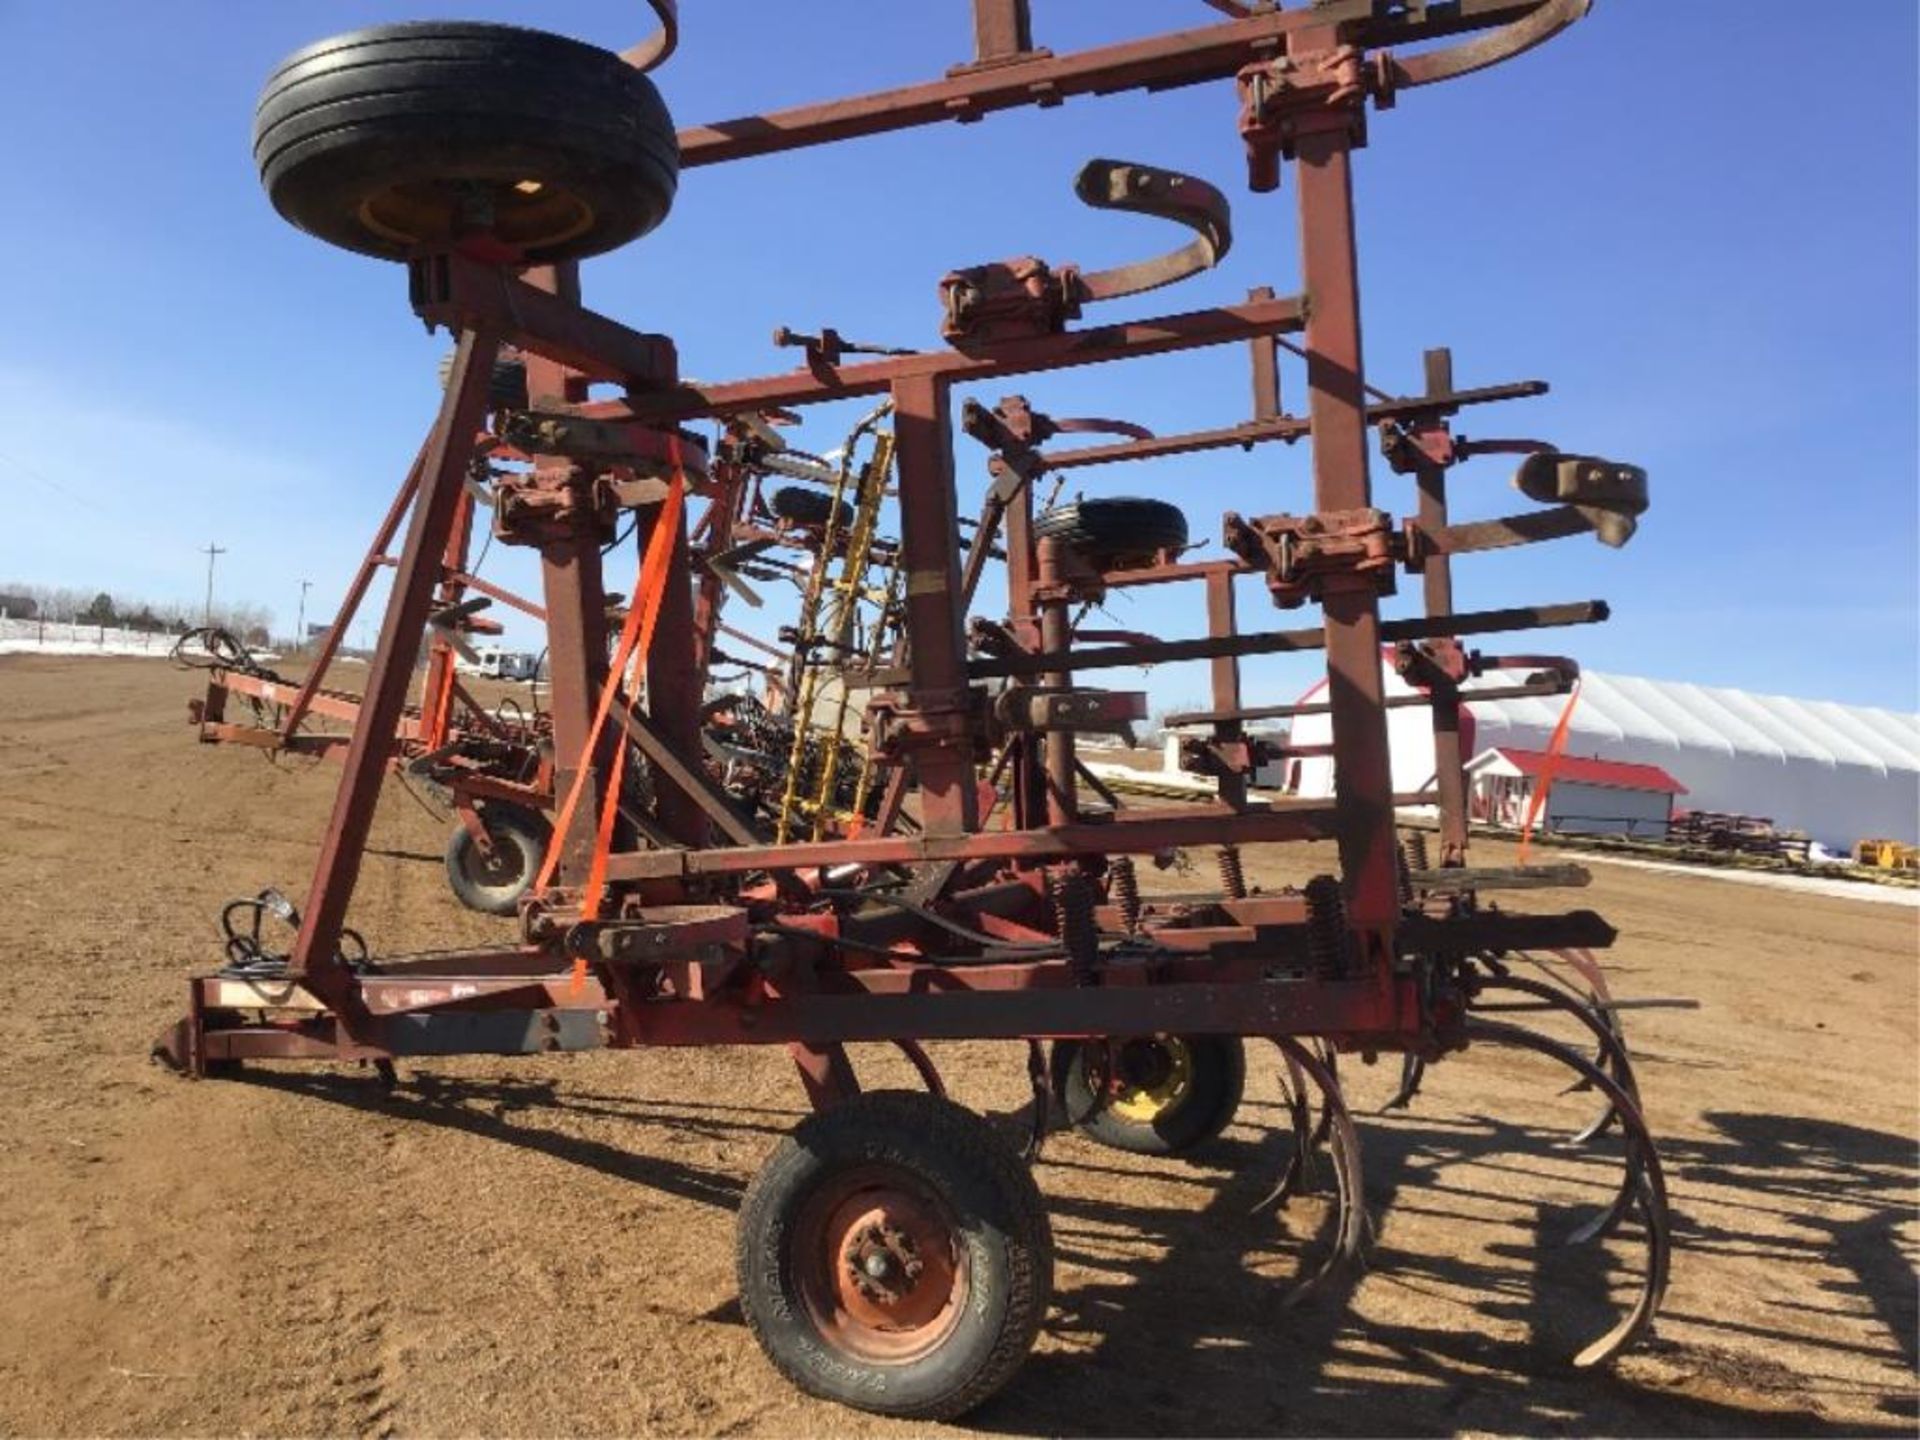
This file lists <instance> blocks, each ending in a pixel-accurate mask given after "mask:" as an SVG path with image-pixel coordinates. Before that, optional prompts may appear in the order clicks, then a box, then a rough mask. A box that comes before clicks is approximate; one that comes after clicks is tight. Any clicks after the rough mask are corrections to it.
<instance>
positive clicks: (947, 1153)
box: [735, 1091, 1053, 1420]
mask: <svg viewBox="0 0 1920 1440" xmlns="http://www.w3.org/2000/svg"><path fill="white" fill-rule="evenodd" d="M876 1165H878V1166H880V1167H882V1168H883V1169H891V1170H894V1171H897V1172H904V1174H905V1176H906V1177H908V1178H909V1180H910V1182H913V1183H917V1184H918V1185H919V1186H921V1187H923V1188H926V1189H930V1190H931V1191H932V1192H933V1193H935V1194H937V1195H938V1196H939V1197H940V1198H941V1200H942V1201H943V1203H944V1204H945V1206H946V1207H947V1209H948V1211H949V1213H950V1215H951V1218H952V1221H953V1228H954V1232H955V1235H956V1241H957V1248H959V1249H960V1250H963V1251H964V1254H965V1257H966V1261H967V1266H968V1275H969V1291H968V1294H967V1296H966V1299H965V1303H964V1304H963V1305H961V1307H960V1309H959V1311H958V1314H957V1315H956V1316H955V1317H954V1318H953V1319H952V1320H951V1321H950V1322H949V1323H950V1328H949V1329H948V1330H947V1331H946V1332H945V1333H944V1335H943V1336H942V1337H941V1338H940V1339H939V1340H938V1341H937V1343H936V1344H935V1347H934V1348H933V1349H931V1350H929V1351H927V1352H926V1353H924V1354H920V1355H917V1356H915V1357H914V1358H911V1359H907V1360H903V1361H898V1362H891V1363H890V1362H883V1361H876V1360H871V1359H868V1358H866V1357H864V1356H861V1355H859V1354H857V1353H855V1352H852V1351H849V1350H847V1349H844V1348H840V1347H836V1346H834V1345H833V1344H832V1343H831V1342H829V1341H827V1340H826V1339H825V1338H824V1335H823V1332H822V1330H821V1328H820V1325H819V1324H818V1323H817V1322H816V1320H815V1319H814V1317H813V1314H812V1312H811V1311H810V1309H809V1306H808V1303H807V1300H806V1297H805V1294H804V1291H803V1289H802V1286H801V1284H800V1282H799V1281H798V1280H797V1279H796V1274H795V1272H796V1265H797V1263H805V1259H804V1257H800V1256H796V1254H794V1253H792V1252H793V1251H794V1249H795V1236H796V1232H797V1231H799V1230H800V1229H802V1228H803V1227H802V1217H803V1216H804V1215H805V1213H806V1207H807V1204H808V1201H809V1199H810V1198H811V1197H813V1196H815V1195H816V1194H819V1193H821V1191H822V1187H824V1186H826V1185H828V1184H830V1183H832V1182H833V1181H834V1180H836V1179H837V1178H839V1177H840V1176H842V1175H844V1174H845V1173H846V1172H847V1171H849V1170H850V1169H856V1168H866V1167H874V1166H876ZM735 1256H736V1261H737V1265H738V1271H739V1282H740V1303H741V1309H742V1311H743V1313H744V1314H745V1316H746V1320H747V1325H748V1327H749V1328H750V1329H751V1330H752V1331H753V1336H754V1339H755V1340H757V1341H758V1342H759V1344H760V1348H761V1349H762V1350H763V1351H764V1352H765V1353H766V1356H767V1358H768V1359H769V1360H771V1361H772V1362H773V1365H774V1368H775V1369H777V1370H779V1371H780V1373H781V1374H782V1375H784V1376H786V1378H787V1379H788V1380H789V1381H791V1382H792V1383H793V1384H794V1385H796V1386H798V1387H799V1388H800V1389H801V1390H804V1391H806V1392H807V1393H808V1394H809V1395H816V1396H819V1397H820V1398H822V1399H825V1400H832V1401H836V1402H838V1403H839V1404H842V1405H848V1406H851V1407H853V1408H854V1409H857V1410H867V1411H872V1412H873V1413H875V1414H880V1415H895V1416H903V1417H908V1418H912V1419H918V1420H950V1419H952V1418H954V1417H955V1416H957V1415H961V1414H964V1413H965V1412H966V1411H968V1410H971V1409H973V1408H974V1407H975V1406H976V1405H979V1404H980V1403H981V1402H982V1401H984V1400H986V1399H987V1398H988V1397H989V1396H991V1395H992V1394H994V1392H996V1391H997V1390H999V1389H1000V1388H1001V1386H1003V1385H1004V1384H1006V1382H1007V1381H1008V1380H1009V1379H1010V1378H1011V1377H1012V1376H1013V1374H1014V1372H1015V1371H1017V1370H1018V1369H1019V1368H1020V1365H1021V1362H1022V1361H1024V1360H1025V1358H1026V1355H1027V1352H1028V1351H1029V1350H1030V1349H1032V1347H1033V1340H1034V1336H1035V1335H1036V1334H1037V1333H1038V1332H1039V1329H1040V1322H1041V1320H1042V1319H1043V1318H1044V1317H1045V1314H1046V1309H1047V1302H1048V1299H1049V1297H1050V1296H1051V1294H1052V1290H1053V1232H1052V1228H1051V1226H1050V1225H1049V1224H1048V1221H1047V1212H1046V1206H1045V1203H1044V1202H1043V1201H1042V1200H1041V1198H1040V1191H1039V1189H1038V1188H1037V1187H1036V1186H1035V1185H1034V1183H1033V1177H1032V1175H1031V1174H1029V1173H1028V1170H1027V1167H1026V1166H1025V1165H1024V1164H1023V1163H1022V1162H1021V1160H1020V1158H1019V1156H1018V1155H1017V1154H1015V1152H1014V1150H1013V1149H1012V1147H1011V1146H1009V1145H1008V1144H1007V1142H1006V1141H1005V1140H1003V1139H1002V1138H1001V1137H1000V1136H999V1135H998V1134H997V1133H995V1131H994V1130H993V1129H992V1128H991V1127H990V1126H988V1124H987V1123H986V1121H984V1120H983V1119H981V1118H980V1117H979V1116H978V1115H975V1114H973V1113H972V1112H971V1111H968V1110H965V1109H962V1108H961V1107H960V1106H958V1105H956V1104H954V1103H953V1102H952V1101H951V1100H945V1099H941V1098H939V1097H937V1096H934V1095H928V1094H924V1093H922V1092H919V1091H872V1092H869V1093H866V1094H863V1095H859V1096H857V1097H855V1098H853V1099H851V1100H848V1101H846V1102H844V1103H842V1104H839V1105H836V1106H834V1107H833V1108H832V1109H830V1110H826V1111H823V1112H821V1113H819V1114H816V1115H812V1116H809V1117H808V1118H807V1119H805V1120H803V1121H801V1122H800V1124H799V1125H798V1126H797V1127H796V1128H795V1129H794V1131H793V1133H792V1134H791V1135H790V1136H788V1137H787V1138H786V1139H785V1140H783V1141H782V1142H781V1143H780V1146H779V1148H778V1149H777V1150H775V1151H774V1153H773V1156H772V1157H771V1158H770V1159H769V1160H768V1161H767V1163H766V1165H765V1166H764V1167H762V1169H761V1171H760V1173H759V1174H758V1175H756V1176H755V1177H754V1180H753V1183H752V1184H751V1185H749V1186H748V1187H747V1193H746V1195H745V1197H744V1198H743V1200H742V1202H741V1205H740V1219H739V1229H738V1231H737V1244H736V1251H735Z"/></svg>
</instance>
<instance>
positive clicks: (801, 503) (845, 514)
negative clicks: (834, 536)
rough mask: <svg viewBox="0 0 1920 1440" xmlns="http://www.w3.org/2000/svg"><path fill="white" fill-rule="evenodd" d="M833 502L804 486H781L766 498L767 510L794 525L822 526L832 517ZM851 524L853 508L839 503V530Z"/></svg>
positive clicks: (829, 498)
mask: <svg viewBox="0 0 1920 1440" xmlns="http://www.w3.org/2000/svg"><path fill="white" fill-rule="evenodd" d="M833 505H834V500H833V497H832V496H831V495H823V494H821V493H820V492H819V491H818V490H809V489H807V488H806V487H805V486H804V485H783V486H781V488H780V489H778V490H776V491H774V492H773V494H772V495H770V496H768V497H767V508H768V509H769V510H771V511H773V513H774V514H775V515H776V516H777V517H779V518H780V519H782V520H791V521H792V522H793V523H794V524H796V525H822V526H824V525H825V524H826V523H827V521H828V519H829V518H830V517H831V516H832V515H833ZM852 524H853V506H851V505H849V504H848V503H847V502H846V501H844V500H842V501H841V502H840V528H841V529H842V530H845V529H848V528H849V527H851V526H852Z"/></svg>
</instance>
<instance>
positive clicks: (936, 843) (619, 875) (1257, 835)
mask: <svg viewBox="0 0 1920 1440" xmlns="http://www.w3.org/2000/svg"><path fill="white" fill-rule="evenodd" d="M1408 803H1409V804H1418V803H1421V802H1420V801H1419V799H1418V797H1408ZM1332 825H1333V806H1332V804H1331V803H1330V802H1327V801H1322V800H1290V799H1278V800H1272V801H1268V802H1265V803H1264V804H1263V805H1262V806H1260V807H1258V808H1255V809H1249V810H1244V811H1239V812H1235V811H1232V810H1229V809H1227V808H1225V807H1224V806H1209V807H1206V808H1204V809H1200V810H1185V811H1181V810H1155V811H1142V812H1139V818H1127V817H1122V818H1119V819H1115V820H1111V821H1108V822H1106V823H1105V824H1081V825H1061V826H1055V827H1052V828H1049V829H1040V830H990V831H983V832H978V833H974V834H964V835H955V834H946V835H938V834H927V833H922V834H918V835H887V836H881V837H878V838H875V839H871V840H865V839H863V840H828V841H820V842H816V843H811V844H800V845H757V846H746V847H742V848H740V849H733V850H692V851H660V852H656V851H644V852H640V853H636V854H626V855H614V856H612V857H610V858H609V859H608V861H607V877H608V879H610V880H645V879H660V878H671V877H679V876H685V875H724V874H737V873H742V872H747V871H753V870H798V869H805V868H808V867H811V866H815V865H920V864H929V863H933V862H937V861H944V860H959V861H966V860H995V859H1020V860H1057V859H1064V858H1067V857H1070V856H1075V855H1128V854H1133V855H1139V854H1150V853H1152V852H1153V851H1155V850H1163V849H1178V848H1179V847H1180V846H1183V845H1209V844H1217V843H1219V841H1220V840H1222V839H1223V838H1226V837H1227V836H1228V835H1229V833H1231V835H1232V838H1234V839H1237V840H1241V841H1244V842H1246V843H1248V844H1254V843H1257V842H1260V841H1266V840H1312V839H1323V838H1325V837H1326V836H1327V835H1329V834H1331V833H1332Z"/></svg>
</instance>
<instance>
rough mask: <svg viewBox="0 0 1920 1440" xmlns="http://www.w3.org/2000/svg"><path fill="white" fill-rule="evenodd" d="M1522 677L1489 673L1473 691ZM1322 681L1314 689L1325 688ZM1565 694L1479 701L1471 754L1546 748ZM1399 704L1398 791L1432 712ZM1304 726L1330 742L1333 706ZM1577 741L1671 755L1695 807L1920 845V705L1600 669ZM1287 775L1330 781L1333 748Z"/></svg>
mask: <svg viewBox="0 0 1920 1440" xmlns="http://www.w3.org/2000/svg"><path fill="white" fill-rule="evenodd" d="M1386 678H1387V693H1388V694H1389V695H1405V694H1407V693H1409V687H1408V686H1407V685H1406V683H1405V682H1404V681H1402V680H1401V679H1400V678H1399V676H1397V675H1395V674H1394V673H1393V671H1392V670H1391V669H1388V671H1387V677H1386ZM1516 678H1518V677H1517V676H1516V675H1514V674H1512V673H1511V672H1509V673H1507V674H1504V675H1492V676H1487V677H1483V678H1482V679H1480V680H1476V681H1472V682H1469V685H1468V690H1467V693H1468V695H1469V697H1470V696H1471V694H1472V691H1473V688H1474V687H1476V686H1478V687H1482V688H1484V687H1486V686H1490V685H1510V684H1512V683H1513V681H1514V680H1515V679H1516ZM1322 688H1323V686H1315V687H1314V689H1313V690H1312V691H1309V692H1308V693H1307V695H1306V696H1303V697H1302V698H1303V699H1314V698H1318V695H1319V692H1320V691H1321V690H1322ZM1566 703H1567V702H1566V697H1565V696H1548V697H1546V698H1544V699H1525V700H1484V701H1478V702H1475V701H1473V700H1471V699H1469V701H1468V704H1467V706H1466V715H1465V716H1464V717H1463V723H1462V733H1461V737H1460V739H1461V752H1462V754H1463V756H1464V757H1465V758H1468V759H1471V758H1472V757H1473V756H1475V755H1478V754H1479V753H1481V752H1482V751H1484V750H1486V749H1488V748H1489V747H1492V746H1498V745H1507V746H1518V747H1520V748H1523V749H1529V750H1544V749H1546V748H1547V745H1548V742H1549V740H1550V739H1551V737H1552V735H1553V728H1554V726H1555V724H1556V723H1558V721H1559V719H1560V714H1561V711H1562V710H1563V708H1564V707H1565V705H1566ZM1387 715H1388V731H1389V736H1390V741H1391V744H1392V748H1393V788H1394V791H1395V792H1396V793H1398V794H1409V793H1412V792H1414V791H1419V790H1424V789H1426V788H1427V787H1428V786H1429V785H1430V783H1431V782H1432V779H1433V721H1432V716H1431V712H1430V711H1428V710H1427V709H1426V708H1424V707H1422V706H1409V707H1406V708H1403V709H1398V710H1389V711H1388V712H1387ZM1293 738H1294V742H1295V743H1296V744H1301V745H1323V744H1325V743H1327V739H1328V721H1327V717H1326V716H1324V715H1303V716H1300V717H1299V718H1298V719H1296V720H1295V721H1294V722H1293ZM1565 753H1567V754H1569V755H1584V756H1593V757H1597V758H1600V759H1604V760H1625V761H1637V762H1641V763H1644V764H1649V765H1659V766H1662V767H1663V768H1665V769H1666V770H1667V771H1668V772H1669V773H1671V774H1672V775H1673V776H1674V777H1675V778H1676V779H1678V780H1679V781H1680V782H1681V783H1682V784H1683V785H1685V786H1686V787H1687V794H1686V796H1685V798H1684V800H1683V802H1682V803H1683V804H1684V805H1685V806H1686V808H1688V809H1693V810H1722V811H1730V812H1734V813H1738V814H1743V815H1759V816H1765V817H1767V818H1768V819H1771V820H1772V821H1773V822H1774V823H1775V824H1776V825H1779V826H1781V827H1783V828H1786V829H1790V830H1804V831H1805V832H1806V833H1807V834H1808V835H1810V836H1811V837H1812V838H1813V839H1815V840H1818V841H1819V842H1820V843H1821V844H1823V845H1825V846H1827V847H1829V848H1830V849H1835V850H1841V849H1846V848H1849V847H1851V846H1852V844H1853V842H1854V841H1856V840H1860V839H1865V838H1868V837H1885V838H1887V839H1892V840H1900V841H1903V842H1905V843H1907V844H1915V843H1920V715H1915V714H1908V713H1903V712H1900V711H1894V710H1878V709H1873V708H1870V707H1867V706H1860V705H1836V704H1832V703H1830V702H1828V701H1823V700H1792V699H1788V698H1787V697H1786V696H1783V695H1755V694H1751V693H1749V692H1748V691H1745V690H1729V689H1723V688H1720V687H1717V686H1709V685H1690V684H1685V683H1683V682H1680V681H1673V680H1647V679H1641V678H1639V677H1636V676H1631V675H1603V674H1600V673H1598V672H1595V671H1588V672H1587V673H1586V675H1585V676H1584V677H1583V678H1582V681H1581V689H1580V700H1579V704H1578V705H1576V706H1575V707H1574V711H1573V719H1572V721H1571V723H1570V724H1569V726H1568V732H1567V744H1566V752H1565ZM1286 774H1287V779H1288V781H1289V782H1290V783H1289V784H1288V786H1287V788H1289V789H1293V790H1297V791H1298V792H1299V793H1300V794H1303V795H1328V794H1331V793H1332V790H1333V762H1332V761H1331V760H1328V759H1317V758H1315V759H1302V760H1297V761H1292V762H1290V763H1289V764H1288V766H1287V767H1286Z"/></svg>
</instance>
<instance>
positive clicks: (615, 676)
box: [534, 437, 686, 920]
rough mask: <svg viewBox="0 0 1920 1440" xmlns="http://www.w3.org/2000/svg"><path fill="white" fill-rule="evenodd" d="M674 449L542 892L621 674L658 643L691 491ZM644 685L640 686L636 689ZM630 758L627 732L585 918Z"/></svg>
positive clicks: (558, 819)
mask: <svg viewBox="0 0 1920 1440" xmlns="http://www.w3.org/2000/svg"><path fill="white" fill-rule="evenodd" d="M668 453H669V454H670V455H671V456H672V459H673V483H672V484H671V486H670V487H669V488H668V490H667V498H666V501H665V503H663V504H662V505H661V507H660V514H659V517H658V518H657V519H656V520H655V521H654V526H653V534H652V535H650V536H649V537H648V538H647V553H646V556H645V558H644V559H643V560H642V561H641V564H640V573H639V574H638V575H637V576H636V577H635V578H634V582H633V598H632V600H631V601H630V602H629V603H628V605H627V619H626V623H625V624H624V625H622V626H621V628H620V643H619V645H617V646H616V647H615V649H614V652H613V661H612V664H611V665H609V666H608V669H607V682H606V684H605V685H603V686H601V687H600V703H599V705H598V707H596V709H595V711H594V716H593V727H592V728H591V729H590V730H589V731H588V732H587V744H586V750H585V752H584V753H583V754H582V755H581V756H580V759H579V763H578V765H577V767H576V769H575V772H574V777H573V784H572V786H570V787H569V788H568V790H567V798H566V801H565V803H563V804H562V805H561V807H560V811H559V814H558V815H556V816H555V817H554V828H553V839H552V841H551V842H550V843H549V845H548V847H547V858H546V860H545V862H544V863H542V865H541V866H540V876H539V878H538V879H537V880H536V881H535V882H534V890H535V893H536V894H538V893H544V892H545V891H546V889H547V888H548V887H549V886H550V885H551V884H552V883H553V875H554V871H556V870H557V869H558V868H559V866H560V850H561V847H562V845H563V844H564V843H565V840H566V835H567V832H568V830H569V829H571V828H572V825H573V816H574V812H575V810H577V809H578V808H579V805H580V794H581V791H582V790H584V789H585V787H586V780H587V774H588V769H589V761H590V760H591V759H592V757H593V753H594V749H595V747H596V746H598V745H599V743H600V736H601V735H602V734H603V733H604V732H605V730H606V726H607V717H608V716H609V715H610V714H611V713H612V711H613V701H614V697H615V696H616V695H618V694H619V692H620V678H621V676H623V675H624V674H625V673H626V670H627V667H628V665H629V664H630V663H632V660H633V658H634V656H635V655H636V654H638V655H643V656H644V655H645V654H646V653H647V649H648V647H649V646H650V645H651V644H652V643H653V629H654V625H655V623H656V622H657V621H658V620H659V618H660V602H661V599H662V598H663V597H664V595H665V593H666V580H667V571H668V562H669V561H670V560H671V559H672V558H673V547H674V541H675V539H676V538H677V536H678V535H679V531H680V519H681V514H682V510H683V507H684V503H685V496H686V473H685V471H683V470H682V469H681V465H680V442H679V440H678V439H677V438H672V437H670V438H669V440H668ZM638 688H639V687H638V686H636V687H635V689H636V690H637V689H638ZM633 699H634V697H633V696H631V695H630V696H628V698H627V708H628V709H629V710H631V709H632V706H633ZM626 759H627V744H626V740H625V737H624V736H623V737H622V739H621V742H620V744H619V745H618V746H616V747H615V748H614V759H613V772H612V774H611V775H610V776H609V777H608V785H607V793H606V794H605V795H604V796H603V797H602V799H601V808H600V823H599V827H598V831H597V833H596V835H595V837H594V847H593V862H592V865H591V867H590V868H589V871H588V875H587V887H586V893H585V895H584V897H583V898H582V901H581V910H580V914H581V918H582V919H584V920H593V919H597V918H598V917H599V913H600V901H601V898H602V896H603V894H604V892H605V890H606V880H607V854H608V852H609V851H610V850H611V849H612V847H613V820H614V816H616V815H617V814H618V813H619V810H620V782H621V779H622V777H623V775H624V773H625V770H626Z"/></svg>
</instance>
